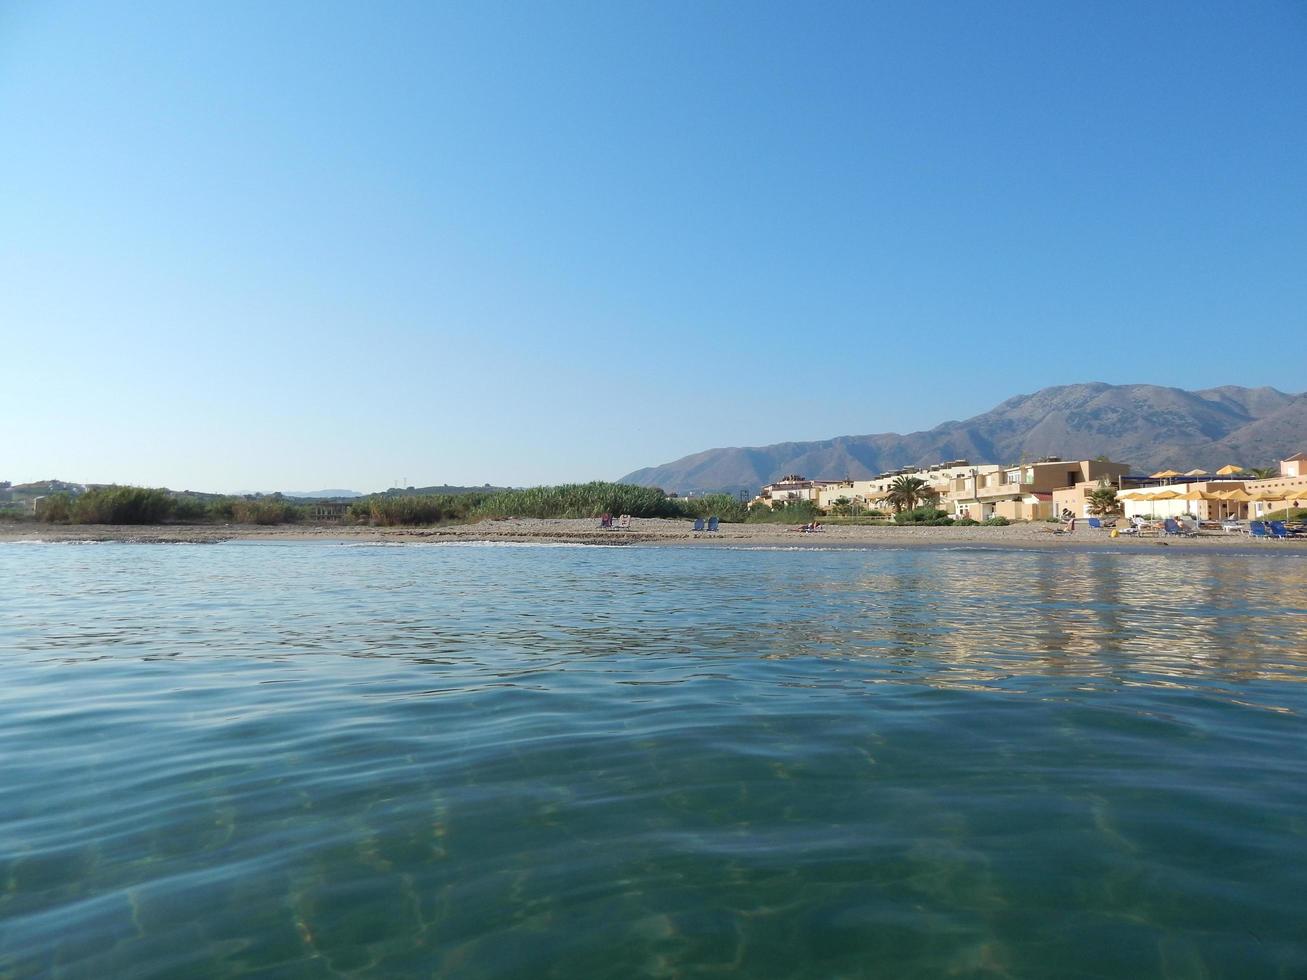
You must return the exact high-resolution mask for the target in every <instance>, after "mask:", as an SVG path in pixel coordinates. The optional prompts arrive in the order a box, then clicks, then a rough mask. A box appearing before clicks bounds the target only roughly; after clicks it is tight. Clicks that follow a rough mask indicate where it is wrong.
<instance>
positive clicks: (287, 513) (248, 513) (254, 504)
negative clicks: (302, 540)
mask: <svg viewBox="0 0 1307 980" xmlns="http://www.w3.org/2000/svg"><path fill="white" fill-rule="evenodd" d="M230 510H231V519H232V520H234V521H235V522H236V523H237V524H293V523H294V522H296V521H298V520H299V519H300V518H301V517H303V516H304V512H303V511H302V510H300V508H299V507H297V506H295V505H294V504H290V503H287V502H286V501H284V500H278V499H276V498H268V497H259V498H255V499H254V500H239V499H237V500H232V501H231V502H230Z"/></svg>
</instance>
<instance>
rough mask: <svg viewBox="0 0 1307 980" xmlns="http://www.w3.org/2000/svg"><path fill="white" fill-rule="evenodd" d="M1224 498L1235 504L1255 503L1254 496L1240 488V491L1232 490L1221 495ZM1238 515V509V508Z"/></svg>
mask: <svg viewBox="0 0 1307 980" xmlns="http://www.w3.org/2000/svg"><path fill="white" fill-rule="evenodd" d="M1221 496H1222V498H1224V499H1225V500H1228V501H1230V502H1231V503H1234V504H1250V503H1252V501H1253V495H1252V494H1250V493H1249V492H1248V491H1247V490H1244V489H1243V488H1242V487H1240V488H1239V489H1238V490H1230V491H1228V492H1226V493H1223V494H1221ZM1236 513H1237V508H1236Z"/></svg>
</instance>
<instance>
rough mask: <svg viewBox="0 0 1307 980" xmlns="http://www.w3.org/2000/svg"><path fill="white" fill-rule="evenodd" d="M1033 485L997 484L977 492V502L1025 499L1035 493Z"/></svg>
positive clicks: (981, 488)
mask: <svg viewBox="0 0 1307 980" xmlns="http://www.w3.org/2000/svg"><path fill="white" fill-rule="evenodd" d="M1034 491H1035V485H1034V484H1033V483H996V484H994V485H993V486H991V487H980V488H979V489H978V490H977V491H976V496H975V499H976V500H999V499H1002V498H1004V497H1024V496H1025V495H1026V494H1028V493H1034Z"/></svg>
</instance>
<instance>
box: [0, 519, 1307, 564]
mask: <svg viewBox="0 0 1307 980" xmlns="http://www.w3.org/2000/svg"><path fill="white" fill-rule="evenodd" d="M1054 527H1055V525H1052V524H1048V523H1031V524H1010V525H1008V526H1007V527H985V526H981V527H911V526H871V525H861V524H853V525H839V524H836V525H828V526H826V527H824V528H823V529H822V530H821V531H818V532H815V533H804V532H801V531H799V530H798V529H797V526H794V527H791V526H788V525H783V524H723V525H721V528H720V530H718V531H716V532H714V533H708V532H699V533H695V532H694V531H693V530H692V527H691V522H690V521H688V520H668V519H661V518H647V519H641V518H636V519H635V520H634V521H633V522H632V526H631V529H630V530H629V531H618V530H609V529H604V528H600V527H599V526H598V521H597V520H593V519H589V518H584V519H574V520H567V519H536V518H507V519H502V520H486V521H480V522H478V523H475V524H446V525H441V526H437V527H364V526H357V525H342V524H282V525H274V526H260V525H244V524H164V525H132V526H125V525H97V524H75V525H51V524H32V523H12V524H0V542H13V541H50V542H59V541H63V542H76V541H122V542H137V543H196V544H203V543H216V542H222V541H347V542H357V543H366V542H379V543H386V542H393V543H404V542H427V543H441V542H450V543H457V542H466V543H470V542H502V543H513V542H517V543H542V544H543V543H566V544H593V545H618V546H620V545H631V544H642V545H659V544H665V545H688V546H694V547H707V548H711V547H736V548H741V547H743V548H749V547H754V548H876V547H888V548H914V547H921V548H938V547H954V548H956V547H977V548H1004V549H1034V550H1061V549H1098V548H1111V549H1113V550H1118V551H1120V550H1139V551H1148V552H1154V553H1156V552H1161V551H1168V550H1175V551H1188V550H1191V549H1195V548H1198V549H1220V550H1226V551H1230V550H1237V551H1248V552H1256V553H1276V552H1278V553H1283V554H1297V555H1307V538H1300V539H1296V540H1295V539H1290V540H1287V541H1263V540H1253V539H1250V538H1248V537H1247V536H1246V535H1241V534H1229V533H1225V532H1222V531H1208V532H1204V533H1202V534H1201V535H1200V536H1199V537H1196V538H1179V537H1144V538H1137V537H1133V536H1127V535H1121V536H1119V537H1116V538H1113V537H1111V536H1110V535H1109V534H1108V532H1107V531H1104V530H1097V529H1093V528H1090V527H1088V526H1086V525H1085V524H1084V523H1081V524H1080V525H1079V526H1078V527H1077V528H1076V530H1075V531H1074V532H1073V533H1071V532H1068V533H1063V534H1055V533H1053V532H1054Z"/></svg>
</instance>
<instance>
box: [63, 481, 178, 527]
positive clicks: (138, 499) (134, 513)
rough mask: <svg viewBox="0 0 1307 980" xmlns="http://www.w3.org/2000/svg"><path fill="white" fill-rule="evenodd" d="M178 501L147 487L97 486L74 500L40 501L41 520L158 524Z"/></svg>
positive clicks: (169, 495) (164, 491)
mask: <svg viewBox="0 0 1307 980" xmlns="http://www.w3.org/2000/svg"><path fill="white" fill-rule="evenodd" d="M176 505H177V502H176V500H174V499H173V496H172V494H171V493H169V492H168V491H167V490H151V489H148V488H146V487H97V488H96V489H94V490H88V491H86V493H84V494H82V495H81V496H78V497H75V498H69V497H68V496H67V495H66V494H55V495H54V496H52V497H51V498H50V499H48V500H45V501H42V502H41V510H40V518H41V520H43V521H49V522H53V521H60V520H65V521H72V522H73V523H75V524H161V523H163V522H164V521H166V520H167V519H168V518H169V517H171V516H172V515H173V511H174V509H175V508H176Z"/></svg>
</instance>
